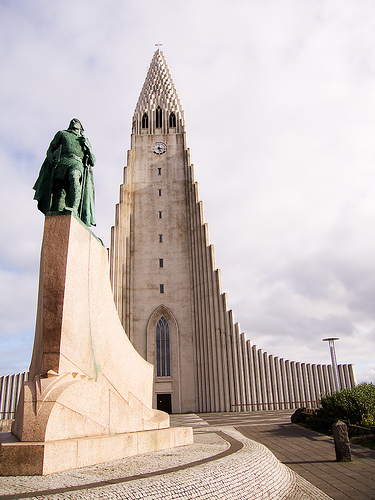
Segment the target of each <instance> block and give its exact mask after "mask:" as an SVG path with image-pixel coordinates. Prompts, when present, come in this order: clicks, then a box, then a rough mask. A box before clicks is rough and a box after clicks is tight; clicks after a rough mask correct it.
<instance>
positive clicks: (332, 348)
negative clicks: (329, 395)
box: [323, 337, 341, 391]
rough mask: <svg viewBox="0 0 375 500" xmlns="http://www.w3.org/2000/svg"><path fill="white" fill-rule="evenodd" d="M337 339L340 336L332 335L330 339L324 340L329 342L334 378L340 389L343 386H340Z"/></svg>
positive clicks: (337, 388)
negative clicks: (336, 349) (336, 348)
mask: <svg viewBox="0 0 375 500" xmlns="http://www.w3.org/2000/svg"><path fill="white" fill-rule="evenodd" d="M335 340H339V338H338V337H331V338H328V339H323V342H328V343H329V350H330V351H331V361H332V373H333V380H334V383H335V388H336V391H339V390H340V389H341V386H340V378H339V369H338V366H337V359H336V351H335Z"/></svg>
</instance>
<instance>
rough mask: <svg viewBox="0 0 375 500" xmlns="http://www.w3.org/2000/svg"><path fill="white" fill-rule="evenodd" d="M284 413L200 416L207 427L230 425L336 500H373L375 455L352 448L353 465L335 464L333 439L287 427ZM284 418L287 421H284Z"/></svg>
mask: <svg viewBox="0 0 375 500" xmlns="http://www.w3.org/2000/svg"><path fill="white" fill-rule="evenodd" d="M291 413H292V412H290V411H289V410H287V411H283V412H275V411H269V412H254V413H252V414H249V413H247V414H246V417H245V416H244V415H245V414H241V413H237V414H233V413H227V414H220V418H219V419H218V418H216V417H215V414H206V415H202V417H203V418H204V419H205V421H206V422H207V423H210V424H211V425H215V426H218V425H220V422H221V424H223V423H224V422H225V425H229V424H231V425H233V426H234V427H235V428H236V429H237V430H239V431H240V432H241V433H242V434H243V435H244V436H246V437H248V438H249V439H252V440H254V441H257V442H259V443H262V444H263V445H265V446H267V448H268V449H269V450H271V451H272V453H273V454H274V455H275V456H276V458H278V459H279V460H280V461H281V462H282V463H283V464H285V465H287V466H288V467H289V468H291V469H292V470H294V471H295V472H296V473H297V474H299V475H300V476H302V477H304V478H305V479H307V480H308V481H309V482H310V483H312V484H314V485H315V486H317V487H318V488H320V489H321V490H322V491H324V492H325V493H327V494H328V495H330V496H331V497H332V498H333V499H335V500H370V499H371V500H374V499H375V451H372V450H368V449H366V448H362V447H360V446H355V445H352V447H351V448H352V458H353V461H352V462H346V463H339V462H336V455H335V448H334V443H333V439H332V438H331V437H328V436H324V435H322V434H318V433H316V432H312V431H310V430H308V429H304V428H302V427H300V426H298V425H292V424H291V423H290V418H289V416H290V414H291ZM283 415H284V416H286V417H287V418H286V419H284V418H283Z"/></svg>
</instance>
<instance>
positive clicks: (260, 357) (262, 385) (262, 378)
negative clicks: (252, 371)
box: [258, 349, 269, 410]
mask: <svg viewBox="0 0 375 500" xmlns="http://www.w3.org/2000/svg"><path fill="white" fill-rule="evenodd" d="M258 362H259V375H260V377H259V378H260V388H261V391H262V401H263V405H262V409H263V410H268V409H269V408H268V400H267V389H266V372H265V369H264V358H263V350H262V349H258Z"/></svg>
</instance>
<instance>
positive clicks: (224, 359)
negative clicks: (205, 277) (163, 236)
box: [216, 269, 231, 411]
mask: <svg viewBox="0 0 375 500" xmlns="http://www.w3.org/2000/svg"><path fill="white" fill-rule="evenodd" d="M216 278H217V281H218V292H220V295H219V296H218V311H219V329H220V344H221V357H222V358H221V359H222V367H223V387H224V411H230V410H231V406H230V405H231V399H230V398H231V393H230V382H229V380H230V373H229V365H228V345H227V336H226V324H225V316H226V310H225V309H224V308H225V304H226V301H225V298H224V296H223V294H221V274H220V270H219V269H218V270H217V272H216Z"/></svg>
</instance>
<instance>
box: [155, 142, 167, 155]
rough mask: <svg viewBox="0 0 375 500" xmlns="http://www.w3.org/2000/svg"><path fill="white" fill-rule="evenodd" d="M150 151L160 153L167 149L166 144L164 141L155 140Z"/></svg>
mask: <svg viewBox="0 0 375 500" xmlns="http://www.w3.org/2000/svg"><path fill="white" fill-rule="evenodd" d="M152 151H153V152H154V153H155V154H156V155H162V154H163V153H165V152H166V151H167V145H166V144H165V143H164V142H155V144H154V145H153V147H152Z"/></svg>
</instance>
